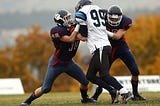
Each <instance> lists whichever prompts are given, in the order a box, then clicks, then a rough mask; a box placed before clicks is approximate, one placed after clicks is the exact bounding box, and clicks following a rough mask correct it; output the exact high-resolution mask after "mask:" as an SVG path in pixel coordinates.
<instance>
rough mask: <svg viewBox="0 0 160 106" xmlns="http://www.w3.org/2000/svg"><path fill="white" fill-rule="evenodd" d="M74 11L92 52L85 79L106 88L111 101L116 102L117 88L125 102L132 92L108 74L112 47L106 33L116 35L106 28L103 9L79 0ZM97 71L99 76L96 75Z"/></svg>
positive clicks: (80, 31)
mask: <svg viewBox="0 0 160 106" xmlns="http://www.w3.org/2000/svg"><path fill="white" fill-rule="evenodd" d="M75 11H76V14H75V17H76V21H77V22H78V23H79V24H80V30H79V33H80V34H81V37H84V38H86V39H87V40H86V43H87V46H88V48H89V50H90V53H91V54H92V58H91V61H90V64H89V68H88V71H87V75H86V76H87V79H88V80H89V81H91V82H92V83H94V84H97V85H99V86H100V87H103V88H105V89H106V90H108V91H109V93H110V94H111V97H112V103H116V102H118V101H116V98H117V90H119V92H120V94H121V96H122V103H127V101H128V100H129V99H130V98H131V97H132V94H131V93H130V92H128V90H126V89H125V88H124V87H123V86H122V85H121V84H120V83H119V82H118V81H117V80H116V79H115V78H114V77H112V76H111V75H110V74H109V56H110V55H111V49H112V48H111V45H110V42H109V40H108V36H107V35H109V36H113V37H114V36H116V35H115V34H114V33H111V32H108V31H107V30H106V24H105V17H104V12H103V10H102V9H101V8H100V7H99V6H97V5H92V1H90V0H80V1H79V2H78V3H77V5H76V7H75ZM106 70H107V71H106ZM98 72H99V77H98V76H96V74H97V73H98ZM113 88H115V89H117V90H115V89H113Z"/></svg>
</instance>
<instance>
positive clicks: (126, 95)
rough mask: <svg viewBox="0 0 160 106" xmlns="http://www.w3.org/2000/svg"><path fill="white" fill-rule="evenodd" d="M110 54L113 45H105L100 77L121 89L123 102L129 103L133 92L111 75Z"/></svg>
mask: <svg viewBox="0 0 160 106" xmlns="http://www.w3.org/2000/svg"><path fill="white" fill-rule="evenodd" d="M110 54H111V47H109V46H106V47H104V48H103V51H102V59H101V69H100V70H101V71H100V77H101V78H102V80H103V81H105V82H106V83H107V84H108V85H110V86H112V87H113V88H115V89H117V90H119V92H120V94H121V96H122V98H123V99H122V100H123V101H122V102H123V103H127V101H128V100H129V99H130V98H131V97H132V95H131V93H130V92H128V90H127V89H126V88H124V87H123V86H122V85H121V84H120V83H119V82H118V81H117V80H116V79H115V78H114V77H113V76H110V74H109V56H110ZM110 94H111V93H110Z"/></svg>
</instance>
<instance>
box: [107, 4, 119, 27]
mask: <svg viewBox="0 0 160 106" xmlns="http://www.w3.org/2000/svg"><path fill="white" fill-rule="evenodd" d="M121 20H122V9H121V8H120V7H119V6H117V5H112V6H110V7H109V9H108V13H107V22H108V23H109V24H110V25H111V26H118V25H119V24H120V22H121Z"/></svg>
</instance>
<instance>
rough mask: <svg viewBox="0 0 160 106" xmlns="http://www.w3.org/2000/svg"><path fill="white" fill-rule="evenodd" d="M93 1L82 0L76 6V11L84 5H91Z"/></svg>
mask: <svg viewBox="0 0 160 106" xmlns="http://www.w3.org/2000/svg"><path fill="white" fill-rule="evenodd" d="M91 3H92V0H80V1H79V2H78V3H77V5H76V7H75V11H76V12H77V11H78V10H79V9H81V8H82V7H83V6H84V5H91Z"/></svg>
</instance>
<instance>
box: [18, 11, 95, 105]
mask: <svg viewBox="0 0 160 106" xmlns="http://www.w3.org/2000/svg"><path fill="white" fill-rule="evenodd" d="M54 21H55V22H56V23H57V26H55V27H53V28H52V29H51V30H50V35H51V38H52V41H53V44H54V46H55V48H56V50H55V51H54V53H53V55H52V56H51V57H50V59H49V63H48V70H47V73H46V77H45V80H44V83H43V85H42V86H41V87H39V88H37V89H36V90H35V91H34V92H33V93H32V94H31V96H30V97H29V98H27V99H26V100H25V101H24V102H23V103H22V104H21V105H22V106H28V105H30V104H31V102H32V101H33V100H35V99H37V98H39V97H40V96H42V95H43V94H44V93H48V92H49V91H50V90H51V88H52V85H53V83H54V81H55V79H56V78H57V77H58V76H59V75H60V74H61V73H66V74H68V75H69V76H71V77H73V78H74V79H76V80H77V81H79V82H80V84H81V86H80V92H81V96H82V100H81V102H82V103H88V102H92V103H93V102H95V101H94V100H93V99H90V98H88V95H87V90H88V87H87V85H88V83H89V82H88V80H87V78H86V76H85V74H84V73H83V71H82V69H81V68H80V67H79V66H78V65H77V64H76V63H75V62H74V61H73V60H72V58H73V57H74V56H75V54H76V52H77V49H78V46H79V42H80V40H76V36H77V34H78V30H79V25H76V27H75V29H73V27H72V23H73V21H72V19H71V13H70V12H68V11H67V10H59V11H58V12H57V13H56V14H55V16H54ZM72 31H73V32H72ZM64 80H65V79H64ZM62 86H63V85H62Z"/></svg>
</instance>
